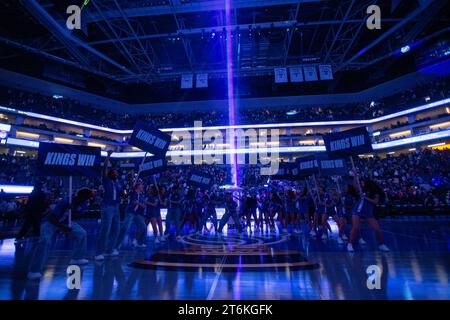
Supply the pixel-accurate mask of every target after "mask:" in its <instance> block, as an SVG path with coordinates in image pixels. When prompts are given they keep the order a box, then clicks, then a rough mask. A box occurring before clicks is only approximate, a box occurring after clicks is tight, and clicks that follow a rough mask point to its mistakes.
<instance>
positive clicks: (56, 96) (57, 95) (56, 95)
mask: <svg viewBox="0 0 450 320" xmlns="http://www.w3.org/2000/svg"><path fill="white" fill-rule="evenodd" d="M62 98H64V97H63V96H62V95H60V94H54V95H53V99H56V100H58V99H62Z"/></svg>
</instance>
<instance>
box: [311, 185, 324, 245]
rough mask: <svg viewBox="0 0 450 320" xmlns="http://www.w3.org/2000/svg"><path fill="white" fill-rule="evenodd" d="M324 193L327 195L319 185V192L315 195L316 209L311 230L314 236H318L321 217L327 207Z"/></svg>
mask: <svg viewBox="0 0 450 320" xmlns="http://www.w3.org/2000/svg"><path fill="white" fill-rule="evenodd" d="M324 195H325V192H324V191H323V189H322V188H320V187H318V188H317V194H316V195H314V196H313V199H314V208H315V210H314V214H313V220H312V226H311V231H310V233H309V235H310V236H311V237H313V238H314V237H316V236H317V227H318V224H319V219H320V218H321V216H322V215H323V214H325V210H326V209H325V208H326V207H325V201H324V200H325V199H324ZM325 230H326V229H325Z"/></svg>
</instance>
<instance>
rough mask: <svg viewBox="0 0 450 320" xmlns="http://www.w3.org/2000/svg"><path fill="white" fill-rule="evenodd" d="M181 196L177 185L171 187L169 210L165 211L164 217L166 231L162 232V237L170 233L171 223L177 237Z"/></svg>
mask: <svg viewBox="0 0 450 320" xmlns="http://www.w3.org/2000/svg"><path fill="white" fill-rule="evenodd" d="M182 201H183V198H182V195H181V193H180V189H179V186H178V184H175V185H174V186H172V189H171V191H170V195H169V201H168V203H169V208H168V210H167V216H166V230H165V231H164V236H168V235H169V232H170V226H171V224H172V223H174V225H175V236H178V226H179V225H180V216H181V205H182Z"/></svg>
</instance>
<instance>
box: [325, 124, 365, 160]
mask: <svg viewBox="0 0 450 320" xmlns="http://www.w3.org/2000/svg"><path fill="white" fill-rule="evenodd" d="M323 141H324V142H325V148H326V149H327V154H328V156H329V157H330V158H334V159H335V158H339V157H347V156H351V155H359V154H364V153H368V152H372V151H373V149H372V142H371V140H370V137H369V133H368V132H367V129H366V127H359V128H355V129H351V130H347V131H343V132H336V133H330V134H326V135H324V136H323Z"/></svg>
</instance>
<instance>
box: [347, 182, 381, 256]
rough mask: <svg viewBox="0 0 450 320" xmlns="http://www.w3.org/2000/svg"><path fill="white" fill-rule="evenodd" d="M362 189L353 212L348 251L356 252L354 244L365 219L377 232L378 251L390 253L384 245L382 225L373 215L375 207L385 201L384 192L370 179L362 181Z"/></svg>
mask: <svg viewBox="0 0 450 320" xmlns="http://www.w3.org/2000/svg"><path fill="white" fill-rule="evenodd" d="M361 189H362V190H361V191H362V192H361V194H359V200H358V202H357V203H356V205H355V207H354V208H353V211H352V231H351V232H350V239H349V242H348V244H347V250H348V251H349V252H354V248H353V244H354V242H355V239H356V237H357V236H358V235H359V233H360V224H361V218H365V219H366V221H367V223H368V224H369V226H370V227H371V228H372V230H373V231H374V232H375V236H376V238H377V241H378V243H379V245H378V249H379V250H380V251H383V252H388V251H390V249H389V248H388V247H387V246H386V244H385V243H384V237H383V233H382V231H381V228H380V225H379V224H378V221H377V220H376V219H375V217H374V215H373V211H374V208H375V206H376V205H378V204H379V203H380V202H381V201H382V200H383V199H384V192H383V190H381V189H380V187H378V185H377V184H376V183H375V182H373V181H372V180H369V179H366V180H362V181H361Z"/></svg>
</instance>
